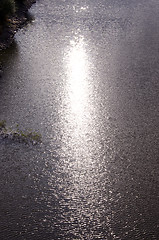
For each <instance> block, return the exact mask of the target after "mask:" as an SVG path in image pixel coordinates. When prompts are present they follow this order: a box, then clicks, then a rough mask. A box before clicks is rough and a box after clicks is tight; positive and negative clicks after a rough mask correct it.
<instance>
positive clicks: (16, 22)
mask: <svg viewBox="0 0 159 240" xmlns="http://www.w3.org/2000/svg"><path fill="white" fill-rule="evenodd" d="M35 2H36V0H27V1H25V3H23V4H21V5H20V6H19V9H18V11H17V12H16V16H13V17H11V22H12V23H11V25H10V26H6V27H5V28H4V30H3V32H2V34H1V35H0V50H4V49H6V48H8V47H9V46H10V45H11V44H12V42H13V40H14V35H15V34H16V32H17V31H18V30H19V29H20V28H22V27H23V25H24V24H25V23H26V21H27V17H26V14H27V12H28V10H29V8H30V7H31V6H32V4H33V3H35Z"/></svg>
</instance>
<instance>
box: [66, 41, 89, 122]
mask: <svg viewBox="0 0 159 240" xmlns="http://www.w3.org/2000/svg"><path fill="white" fill-rule="evenodd" d="M70 43H71V49H70V52H69V60H68V81H69V98H70V99H69V101H70V105H71V110H72V113H73V114H74V115H75V117H76V118H78V121H81V120H82V118H83V115H84V110H85V107H86V104H87V100H88V94H87V92H88V82H87V77H88V60H87V54H86V51H85V48H84V41H83V38H80V39H79V40H78V41H77V42H76V41H71V42H70Z"/></svg>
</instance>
